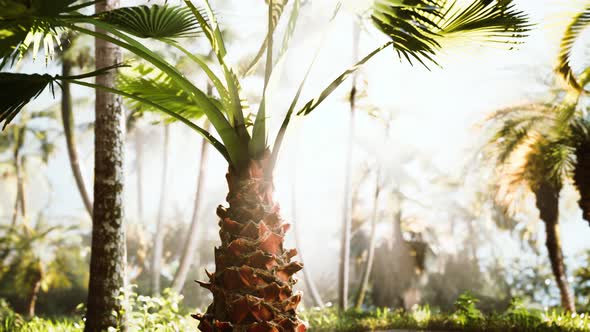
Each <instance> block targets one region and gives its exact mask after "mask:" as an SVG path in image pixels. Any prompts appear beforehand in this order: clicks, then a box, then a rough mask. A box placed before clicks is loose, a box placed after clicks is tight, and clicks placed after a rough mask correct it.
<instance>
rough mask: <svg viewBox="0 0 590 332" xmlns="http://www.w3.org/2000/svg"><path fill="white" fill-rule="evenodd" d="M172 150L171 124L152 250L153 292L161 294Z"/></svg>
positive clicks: (168, 131) (165, 147) (164, 152)
mask: <svg viewBox="0 0 590 332" xmlns="http://www.w3.org/2000/svg"><path fill="white" fill-rule="evenodd" d="M169 150H170V125H166V126H165V127H164V149H163V151H162V160H163V163H162V178H161V181H162V182H161V184H160V207H159V209H158V220H157V221H156V233H155V234H154V249H153V250H152V271H151V272H152V294H153V295H158V294H160V275H161V272H162V251H163V247H164V218H165V215H166V213H165V212H166V200H167V198H168V197H167V196H168V194H167V192H166V189H167V188H168V186H167V185H166V182H167V175H168V157H169V156H168V155H169V152H170V151H169Z"/></svg>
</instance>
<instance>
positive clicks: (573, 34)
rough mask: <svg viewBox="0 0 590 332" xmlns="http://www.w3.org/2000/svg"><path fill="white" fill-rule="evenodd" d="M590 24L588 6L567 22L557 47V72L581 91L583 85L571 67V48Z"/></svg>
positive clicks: (589, 8)
mask: <svg viewBox="0 0 590 332" xmlns="http://www.w3.org/2000/svg"><path fill="white" fill-rule="evenodd" d="M588 25H590V7H587V8H586V9H585V10H584V11H583V12H581V13H579V14H578V15H576V17H574V18H573V19H572V21H571V22H570V23H569V24H568V26H567V28H566V30H565V33H564V34H563V37H562V38H561V45H560V47H559V58H558V64H557V68H556V70H557V72H558V73H559V74H560V75H561V76H562V77H563V79H564V80H565V81H566V82H567V83H568V84H569V85H570V86H571V87H573V88H574V89H576V90H577V91H583V90H584V86H583V84H580V82H579V81H578V79H577V78H576V75H575V74H574V72H573V70H572V67H571V56H572V50H573V48H574V45H575V43H576V41H578V40H579V39H580V35H581V34H582V32H583V31H584V30H585V29H586V28H587V27H588Z"/></svg>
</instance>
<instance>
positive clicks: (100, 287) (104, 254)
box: [84, 0, 127, 332]
mask: <svg viewBox="0 0 590 332" xmlns="http://www.w3.org/2000/svg"><path fill="white" fill-rule="evenodd" d="M118 5H119V1H118V0H106V1H100V2H98V3H96V5H95V8H96V12H97V13H100V12H102V11H105V10H110V9H114V8H116V7H117V6H118ZM95 52H96V54H95V58H96V67H97V68H104V67H106V66H110V65H113V64H116V63H119V62H120V61H121V50H120V49H119V48H118V47H116V46H115V45H113V44H110V43H108V42H105V41H103V40H100V39H96V42H95ZM115 81H116V73H114V72H110V73H107V74H104V75H101V76H98V77H97V78H96V83H97V84H99V85H105V86H109V87H114V86H115ZM95 115H96V125H95V130H94V132H95V141H94V144H95V152H94V163H95V165H94V206H93V216H92V247H91V256H90V282H89V286H88V302H87V312H86V326H85V327H84V331H85V332H102V331H105V330H107V329H108V328H109V327H114V328H117V327H118V328H119V329H120V330H121V331H125V330H126V317H125V314H124V313H122V309H124V306H125V300H124V299H121V297H120V296H119V295H120V289H121V288H122V287H125V280H126V277H125V268H126V264H127V263H126V258H127V252H126V243H125V224H124V205H123V186H124V179H123V175H124V167H123V163H124V160H125V159H124V156H123V152H124V148H123V145H124V121H125V116H124V114H123V110H122V107H121V98H120V97H117V96H115V95H112V94H110V93H106V92H104V91H102V90H96V106H95ZM113 313H117V315H116V316H115V315H113Z"/></svg>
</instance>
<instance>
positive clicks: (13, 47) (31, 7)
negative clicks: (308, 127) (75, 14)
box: [0, 0, 80, 69]
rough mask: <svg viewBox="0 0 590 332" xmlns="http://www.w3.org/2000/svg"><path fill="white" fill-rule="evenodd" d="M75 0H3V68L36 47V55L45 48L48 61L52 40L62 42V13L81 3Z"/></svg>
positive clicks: (0, 24) (0, 27)
mask: <svg viewBox="0 0 590 332" xmlns="http://www.w3.org/2000/svg"><path fill="white" fill-rule="evenodd" d="M75 2H76V0H55V1H45V0H31V1H14V0H2V1H0V69H1V68H3V67H5V66H6V65H8V64H10V65H12V64H14V62H15V61H16V60H17V59H19V58H22V57H23V56H24V55H25V53H26V52H27V51H28V50H29V49H30V48H31V46H32V48H33V57H36V56H37V53H38V51H39V49H40V48H43V49H44V52H45V58H46V61H47V60H49V59H50V58H52V56H53V53H54V44H53V40H55V41H56V44H57V45H59V31H60V29H59V28H60V27H62V26H63V25H64V21H63V19H62V15H64V14H67V13H70V12H71V11H72V10H74V9H76V8H80V6H75V7H71V5H72V4H73V3H75Z"/></svg>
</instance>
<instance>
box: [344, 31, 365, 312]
mask: <svg viewBox="0 0 590 332" xmlns="http://www.w3.org/2000/svg"><path fill="white" fill-rule="evenodd" d="M353 29H354V30H353V36H352V39H353V45H352V54H353V55H352V60H353V62H356V61H358V58H359V54H358V53H359V39H360V34H361V31H360V27H359V26H358V24H355V25H354V28H353ZM357 80H358V72H355V73H354V74H353V76H352V88H351V89H350V96H349V98H350V100H349V101H350V120H349V121H350V124H349V128H348V146H347V151H346V173H345V180H344V201H343V204H342V238H341V240H340V270H339V273H338V277H339V278H338V305H339V307H340V308H341V309H342V310H346V309H348V288H349V268H350V240H351V237H352V234H351V233H352V213H351V210H352V209H351V205H352V204H351V200H350V191H351V180H350V178H351V176H352V174H351V173H352V171H351V168H352V160H353V146H354V136H355V125H354V121H355V113H356V112H355V111H356V98H357V96H356V94H357V86H356V85H357Z"/></svg>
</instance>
